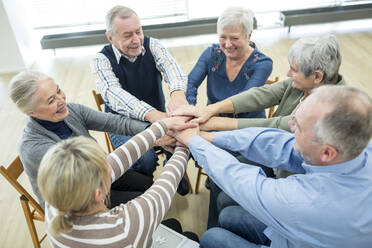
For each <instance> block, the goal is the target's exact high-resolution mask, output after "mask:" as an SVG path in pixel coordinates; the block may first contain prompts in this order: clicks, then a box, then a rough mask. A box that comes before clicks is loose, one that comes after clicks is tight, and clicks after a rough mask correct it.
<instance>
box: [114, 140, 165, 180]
mask: <svg viewBox="0 0 372 248" xmlns="http://www.w3.org/2000/svg"><path fill="white" fill-rule="evenodd" d="M109 136H110V140H111V143H112V145H113V146H114V147H115V149H116V148H117V147H119V146H121V145H122V144H124V143H125V142H127V141H128V140H130V139H131V138H132V137H130V136H122V135H118V134H112V133H110V134H109ZM157 165H158V156H157V155H156V153H155V151H154V149H150V150H148V151H147V152H146V153H145V154H143V155H142V156H141V157H140V158H139V159H138V160H137V161H136V162H135V163H134V164H133V165H132V166H131V169H132V170H134V171H137V172H139V173H141V174H143V175H146V176H150V177H152V176H153V175H152V174H153V173H154V171H155V170H156V166H157Z"/></svg>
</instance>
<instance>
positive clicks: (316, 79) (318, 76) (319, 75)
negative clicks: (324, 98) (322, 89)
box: [314, 70, 324, 86]
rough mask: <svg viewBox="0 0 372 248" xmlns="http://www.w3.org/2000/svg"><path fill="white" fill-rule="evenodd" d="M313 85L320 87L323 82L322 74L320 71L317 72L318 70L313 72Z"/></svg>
mask: <svg viewBox="0 0 372 248" xmlns="http://www.w3.org/2000/svg"><path fill="white" fill-rule="evenodd" d="M314 76H315V77H314V83H315V84H316V85H317V86H320V84H321V83H322V82H323V79H324V78H323V77H324V73H323V72H322V71H319V70H315V72H314Z"/></svg>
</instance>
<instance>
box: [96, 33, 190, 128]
mask: <svg viewBox="0 0 372 248" xmlns="http://www.w3.org/2000/svg"><path fill="white" fill-rule="evenodd" d="M112 49H113V51H114V53H115V57H116V60H117V62H118V64H119V61H120V58H121V57H122V56H123V57H124V58H126V59H128V60H129V61H130V62H134V61H135V60H136V58H134V59H131V58H128V57H127V56H125V55H123V54H121V52H120V51H119V50H118V49H116V48H115V46H113V45H112ZM146 52H147V51H146V50H145V48H144V47H142V54H141V55H144V54H145V53H146ZM149 52H151V53H152V55H153V57H154V59H155V64H156V68H157V69H158V70H159V71H160V72H161V73H162V74H163V77H164V80H165V82H167V83H168V86H169V91H170V92H171V93H172V92H173V91H175V90H183V91H186V86H187V76H186V74H185V73H184V72H183V71H182V69H181V67H180V66H179V65H178V64H177V62H176V60H175V59H174V58H173V57H172V56H171V55H170V53H169V52H168V50H167V49H166V48H165V47H164V46H162V45H161V44H160V42H159V41H158V40H157V39H154V38H150V51H149ZM91 69H92V72H93V73H94V75H95V78H96V83H97V89H98V91H99V92H100V93H101V95H102V98H103V100H104V101H105V103H106V104H107V105H108V106H109V107H110V108H111V109H112V110H114V111H116V112H118V113H120V114H122V115H125V116H129V117H131V118H134V119H138V120H142V121H144V120H145V115H146V114H147V113H148V112H149V111H150V110H152V109H154V108H153V107H152V106H150V105H149V104H147V103H146V102H144V101H141V99H138V98H136V97H135V96H133V95H131V94H130V93H129V92H127V91H125V90H124V89H123V88H122V87H121V84H120V83H119V79H118V78H117V77H116V76H115V74H114V72H113V71H112V67H111V64H110V61H109V60H108V58H107V57H106V56H105V55H104V54H102V53H97V55H96V57H95V58H94V60H93V61H92V64H91Z"/></svg>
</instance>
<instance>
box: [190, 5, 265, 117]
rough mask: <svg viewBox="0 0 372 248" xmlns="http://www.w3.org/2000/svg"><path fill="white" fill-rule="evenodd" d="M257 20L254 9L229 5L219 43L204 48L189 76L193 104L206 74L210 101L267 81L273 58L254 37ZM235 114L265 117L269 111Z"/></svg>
mask: <svg viewBox="0 0 372 248" xmlns="http://www.w3.org/2000/svg"><path fill="white" fill-rule="evenodd" d="M253 21H254V17H253V12H252V11H251V10H248V9H244V8H241V7H232V8H228V9H226V10H225V11H224V12H223V13H222V14H221V16H220V17H219V18H218V21H217V32H218V35H219V44H213V45H212V46H210V47H208V48H207V49H206V50H205V51H204V52H203V54H202V55H201V56H200V58H199V60H198V62H197V63H196V64H195V66H194V68H193V69H192V71H191V73H190V74H189V76H188V86H187V94H186V97H187V100H188V102H189V103H190V104H193V105H195V104H196V96H197V91H198V87H199V86H200V84H201V83H202V82H203V80H204V78H205V77H206V76H207V96H208V104H213V103H216V102H219V101H222V100H224V99H225V98H228V97H230V96H233V95H236V94H238V93H241V92H244V91H246V90H248V89H250V88H252V87H258V86H262V85H264V84H265V82H266V80H267V78H268V77H269V76H270V74H271V71H272V60H271V59H270V58H269V57H267V56H266V55H264V54H263V53H261V52H260V51H259V50H258V49H257V48H256V46H255V44H254V43H253V42H252V41H251V40H250V39H251V35H252V30H253ZM224 116H230V117H232V116H233V115H224ZM235 116H236V117H237V118H265V111H263V110H262V109H260V110H258V111H245V112H242V113H239V114H238V115H235Z"/></svg>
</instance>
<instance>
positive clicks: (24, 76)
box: [9, 71, 51, 114]
mask: <svg viewBox="0 0 372 248" xmlns="http://www.w3.org/2000/svg"><path fill="white" fill-rule="evenodd" d="M45 79H51V77H49V76H48V75H46V74H44V73H42V72H38V71H23V72H20V73H18V74H17V75H16V76H14V77H13V78H12V80H11V81H10V84H9V95H10V98H11V99H12V101H13V102H14V103H15V105H16V106H17V108H18V109H19V110H21V111H22V112H23V113H25V114H29V113H30V112H31V111H34V108H35V104H36V99H35V97H34V94H35V92H36V88H37V84H38V83H39V82H40V81H42V80H45Z"/></svg>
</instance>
